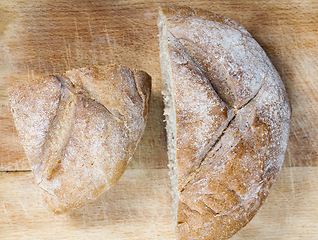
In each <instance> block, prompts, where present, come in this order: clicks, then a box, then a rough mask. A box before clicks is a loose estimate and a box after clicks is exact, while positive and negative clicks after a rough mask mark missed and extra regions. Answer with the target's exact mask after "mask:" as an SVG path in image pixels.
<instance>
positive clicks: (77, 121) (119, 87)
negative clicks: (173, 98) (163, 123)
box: [9, 66, 151, 213]
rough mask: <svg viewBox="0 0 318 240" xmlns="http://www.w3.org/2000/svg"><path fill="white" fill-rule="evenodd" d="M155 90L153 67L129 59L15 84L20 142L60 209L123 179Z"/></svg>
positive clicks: (83, 201)
mask: <svg viewBox="0 0 318 240" xmlns="http://www.w3.org/2000/svg"><path fill="white" fill-rule="evenodd" d="M150 91H151V78H150V76H149V75H148V74H147V73H145V72H143V71H138V70H130V69H128V68H126V67H123V66H97V67H86V68H81V69H74V70H71V71H68V72H66V73H63V74H60V75H50V76H45V77H42V78H39V79H36V80H34V81H31V82H28V83H26V84H23V85H18V86H14V87H13V88H12V89H11V90H10V91H9V95H10V103H11V108H12V113H13V117H14V120H15V125H16V129H17V131H18V134H19V137H20V139H21V141H22V145H23V147H24V149H25V152H26V155H27V157H28V160H29V162H30V166H31V168H32V171H33V173H34V176H35V179H36V182H37V183H38V184H39V186H40V188H41V190H42V193H43V197H44V199H45V201H46V202H47V204H48V205H49V206H50V208H51V209H52V210H53V211H54V212H55V213H62V212H66V211H69V210H72V209H76V208H79V207H81V206H83V205H84V204H86V203H87V202H89V201H91V200H93V199H95V198H97V197H98V196H99V195H101V194H102V193H104V192H105V191H106V190H107V189H109V188H110V187H111V186H112V185H113V184H114V183H116V182H117V181H118V180H119V178H120V177H121V176H122V174H123V173H124V171H125V170H126V168H127V166H128V163H129V161H130V159H131V158H132V156H133V154H134V152H135V150H136V148H137V145H138V143H139V141H140V138H141V135H142V133H143V131H144V129H145V126H146V121H147V116H148V104H149V98H150Z"/></svg>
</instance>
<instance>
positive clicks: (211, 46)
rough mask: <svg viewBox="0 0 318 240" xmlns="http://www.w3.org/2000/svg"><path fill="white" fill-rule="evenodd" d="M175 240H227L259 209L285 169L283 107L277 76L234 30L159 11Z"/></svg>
mask: <svg viewBox="0 0 318 240" xmlns="http://www.w3.org/2000/svg"><path fill="white" fill-rule="evenodd" d="M158 27H159V33H160V61H161V69H162V79H163V88H164V90H163V94H164V101H165V116H166V123H167V126H166V129H167V138H168V156H169V167H170V176H171V182H172V198H173V211H174V216H175V219H174V222H175V226H176V234H177V237H178V239H182V240H183V239H215V240H220V239H228V238H229V237H231V236H232V235H233V234H235V233H236V232H237V231H238V230H239V229H241V228H242V227H243V226H245V225H246V224H247V223H248V222H249V221H250V220H251V219H252V218H253V216H254V215H255V214H256V212H257V211H258V210H259V208H260V207H261V205H262V204H263V203H264V201H265V199H266V197H267V195H268V192H269V189H270V188H271V186H272V184H273V183H274V180H275V179H276V177H277V175H278V173H279V171H280V169H281V166H282V164H283V161H284V154H285V150H286V146H287V141H288V135H289V125H290V105H289V100H288V97H287V94H286V91H285V88H284V85H283V83H282V81H281V79H280V77H279V74H278V73H277V71H276V70H275V68H274V67H273V65H272V63H271V62H270V60H269V59H268V57H267V56H266V54H265V52H264V51H263V50H262V48H261V47H260V46H259V45H258V44H257V42H256V41H255V40H254V39H253V38H252V36H251V35H250V34H249V33H248V32H247V31H246V30H245V29H244V28H243V27H242V26H240V25H239V24H237V23H236V22H234V21H232V20H230V19H228V18H225V17H222V16H219V15H216V14H214V13H211V12H208V11H204V10H200V9H192V8H188V7H163V8H161V9H160V11H159V21H158Z"/></svg>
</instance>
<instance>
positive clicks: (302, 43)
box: [0, 0, 318, 240]
mask: <svg viewBox="0 0 318 240" xmlns="http://www.w3.org/2000/svg"><path fill="white" fill-rule="evenodd" d="M179 3H180V2H179V1H175V0H171V1H160V2H158V1H152V0H149V1H135V0H129V1H124V0H119V1H112V2H110V1H94V2H92V1H77V0H69V1H65V0H57V1H56V0H54V1H53V0H44V1H35V0H31V1H24V0H22V1H15V0H14V1H7V0H5V1H1V3H0V15H1V19H0V169H1V171H28V170H29V169H30V166H29V164H28V161H27V159H26V157H25V154H24V151H23V149H22V146H21V143H20V141H19V139H18V138H17V134H16V130H15V128H14V125H13V119H12V115H11V112H10V108H9V98H8V93H7V88H8V87H10V86H12V85H13V84H15V83H24V82H26V81H28V80H31V79H34V78H36V77H38V76H42V75H47V74H53V73H57V74H60V73H63V72H65V71H67V70H70V69H72V68H79V67H86V66H88V65H109V64H114V63H116V64H123V65H126V66H128V67H132V68H136V69H142V70H145V71H146V72H148V73H149V74H150V75H151V76H152V77H153V92H152V93H153V94H152V98H151V100H150V112H149V118H148V123H147V126H146V131H145V133H144V135H143V137H142V140H141V143H140V145H139V147H138V149H137V151H136V154H135V156H134V158H133V159H132V161H131V163H130V165H129V169H128V172H127V174H129V175H127V178H126V175H124V178H123V180H124V181H123V182H120V183H119V186H120V187H119V188H114V189H113V190H112V193H111V194H110V196H109V197H107V196H106V195H103V200H101V201H97V202H94V203H92V204H91V205H90V207H88V208H84V209H82V210H79V211H77V212H75V213H74V214H73V215H65V216H60V217H55V216H52V215H50V213H49V211H47V210H46V209H45V207H44V206H43V205H42V200H41V198H40V195H39V193H38V192H36V191H37V190H36V188H35V185H34V184H35V182H33V180H32V178H33V177H32V176H31V174H30V173H29V172H21V173H11V172H2V173H1V182H0V187H1V188H0V201H1V204H0V208H1V209H2V210H1V212H0V219H1V220H0V228H1V229H2V233H3V236H4V239H17V238H20V237H25V238H28V239H34V238H41V236H46V237H47V239H50V238H51V239H54V237H55V236H57V237H58V238H64V239H65V238H69V239H72V238H74V239H84V238H90V237H96V236H103V237H104V236H105V234H108V236H113V239H169V238H171V239H172V238H173V228H172V226H171V224H172V220H171V217H172V216H171V215H169V214H170V213H169V212H168V211H169V210H167V209H166V208H165V207H167V206H169V205H170V202H169V201H170V200H167V198H169V191H170V189H169V186H168V185H169V181H168V180H167V179H166V178H167V174H168V171H167V167H166V165H167V163H168V162H167V155H166V136H165V129H164V123H163V119H164V118H163V102H162V97H161V74H160V63H159V46H158V38H157V35H158V29H157V16H158V7H159V6H160V5H162V4H179ZM182 4H183V5H188V6H191V7H199V8H203V9H206V10H209V11H213V12H216V13H218V14H222V15H224V16H226V17H229V18H231V19H233V20H235V21H236V22H238V23H240V24H241V25H243V26H244V27H245V28H246V29H247V30H248V31H249V32H250V33H251V35H252V36H253V37H254V38H255V39H256V40H257V41H258V42H259V43H260V45H261V46H262V47H263V48H264V50H265V51H266V53H267V55H268V56H269V58H270V60H271V61H272V62H273V64H274V66H275V67H276V69H277V70H278V72H279V73H280V75H281V77H282V80H283V82H284V84H285V86H286V88H287V92H288V95H289V98H290V101H291V105H292V109H293V111H292V122H291V134H290V138H289V144H288V148H287V153H286V157H285V163H284V167H283V170H282V172H281V174H280V175H279V178H278V181H277V182H276V183H275V184H274V186H273V189H272V192H271V194H270V195H269V198H268V199H267V202H266V203H265V204H264V206H263V207H262V209H261V210H260V212H259V213H258V214H257V215H256V216H255V218H254V219H253V220H252V222H250V223H249V224H248V225H247V226H246V227H245V228H244V229H243V230H242V231H240V232H239V233H238V234H237V235H236V236H234V237H233V239H235V240H241V239H251V240H252V239H255V238H257V239H261V240H263V239H264V240H265V239H266V240H267V239H295V240H296V239H302V238H306V239H316V238H317V235H318V232H317V229H318V226H317V218H316V216H317V214H318V213H317V212H316V209H317V206H316V203H317V196H318V185H317V184H318V180H317V176H318V170H317V168H316V167H315V166H318V121H317V119H318V111H317V105H318V98H317V96H318V94H317V91H318V86H317V81H316V78H317V75H318V68H317V66H318V60H317V56H318V46H317V39H318V33H317V31H316V29H317V22H318V19H317V18H318V15H317V11H318V4H317V2H315V1H303V0H296V1H292V2H290V1H235V2H233V1H229V0H226V1H221V0H216V1H213V3H212V2H211V1H208V0H196V1H188V0H186V1H183V2H182ZM160 169H165V171H162V172H160V173H159V172H158V174H157V175H153V180H152V181H149V180H148V178H147V176H148V177H149V176H151V171H155V170H160ZM137 170H143V171H145V174H140V173H139V172H138V173H137V172H136V175H134V176H135V177H133V178H131V176H132V175H130V173H129V171H137ZM15 174H17V175H19V177H17V175H15ZM138 179H143V181H141V182H140V181H139V180H138ZM163 179H165V180H163ZM147 183H149V186H148V187H146V188H138V187H137V186H138V185H141V186H143V184H147ZM161 183H162V184H164V188H165V193H164V194H162V192H161V190H160V191H159V190H158V189H159V188H161V187H159V186H162V185H161ZM127 184H128V185H127ZM158 184H159V185H158ZM125 189H130V190H129V194H130V195H129V197H127V195H126V193H125V194H124V193H123V191H127V190H125ZM148 192H150V193H154V194H155V195H153V196H152V197H149V198H147V197H145V196H148V195H147V193H148ZM166 194H167V195H166ZM154 196H155V197H154ZM104 199H105V200H104ZM128 199H130V200H131V201H130V202H131V203H130V204H128V202H129V200H128ZM145 199H147V200H146V201H145V202H143V200H145ZM92 206H93V210H92V208H91V207H92ZM145 206H147V210H146V211H144V207H145ZM163 207H164V208H163ZM163 209H164V210H163ZM145 212H146V213H145ZM144 213H145V214H144ZM149 214H150V215H149ZM151 214H152V215H151ZM168 215H169V216H168ZM109 216H111V217H109ZM52 221H53V222H54V223H55V224H54V229H56V231H55V232H56V234H58V235H54V236H52V235H43V234H47V233H48V232H50V230H49V229H51V228H52V224H51V223H52ZM159 226H161V228H160V227H159ZM145 229H146V230H145ZM34 236H35V237H34Z"/></svg>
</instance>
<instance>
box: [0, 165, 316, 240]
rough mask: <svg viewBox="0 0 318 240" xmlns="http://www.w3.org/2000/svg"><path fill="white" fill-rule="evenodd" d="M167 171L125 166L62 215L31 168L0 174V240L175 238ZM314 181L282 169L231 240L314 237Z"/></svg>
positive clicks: (310, 171) (303, 170)
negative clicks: (104, 188)
mask: <svg viewBox="0 0 318 240" xmlns="http://www.w3.org/2000/svg"><path fill="white" fill-rule="evenodd" d="M167 172H168V170H167V169H128V170H127V171H126V173H125V174H124V175H123V177H122V178H121V179H120V180H119V182H118V184H117V185H116V187H113V188H111V189H110V191H108V192H106V193H105V194H104V195H103V196H101V197H100V198H99V199H97V200H95V201H94V202H92V203H90V204H88V205H86V206H84V207H83V208H81V209H79V210H76V211H74V212H71V213H68V214H63V215H54V214H53V213H51V212H50V211H48V210H47V209H46V205H45V203H44V202H43V200H42V198H41V196H40V195H39V191H38V188H37V187H36V186H35V184H34V180H33V176H32V173H31V172H11V173H0V182H1V192H0V207H1V208H2V209H1V214H0V229H1V239H21V238H23V239H48V240H50V239H94V238H97V239H104V238H106V239H125V240H130V239H136V240H137V239H138V240H139V239H165V240H168V239H174V229H173V223H172V216H171V211H170V207H169V205H170V203H171V199H170V190H169V188H168V187H167V186H168V185H169V179H168V177H167ZM317 182H318V167H312V168H308V167H284V168H283V169H282V172H281V174H280V176H279V178H278V179H277V182H276V184H275V185H274V187H273V189H272V191H271V193H270V195H269V197H268V199H267V201H266V203H265V204H264V205H263V207H262V208H261V210H260V211H259V212H258V214H257V215H256V216H255V217H254V219H253V220H252V221H251V222H250V223H249V224H248V225H247V226H246V227H245V228H243V229H242V230H240V231H239V232H238V234H236V235H235V236H234V237H232V238H231V239H232V240H243V239H244V240H255V239H259V240H269V239H273V240H274V239H275V240H277V239H290V240H298V239H306V240H314V239H317V236H318V221H317V215H318V208H317V207H316V206H317V202H318V186H317ZM22 189H23V191H22Z"/></svg>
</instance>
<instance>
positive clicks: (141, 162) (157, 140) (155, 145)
mask: <svg viewBox="0 0 318 240" xmlns="http://www.w3.org/2000/svg"><path fill="white" fill-rule="evenodd" d="M163 109H164V104H163V97H162V95H161V93H160V92H159V91H154V92H152V95H151V98H150V104H149V113H148V120H147V125H146V129H145V131H144V134H143V136H142V138H141V141H140V143H139V146H138V148H137V150H136V153H135V155H134V157H133V158H132V160H131V162H130V164H129V168H134V169H144V168H151V169H162V168H164V169H167V168H168V167H167V165H168V156H167V138H166V130H165V123H164V115H163Z"/></svg>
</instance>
